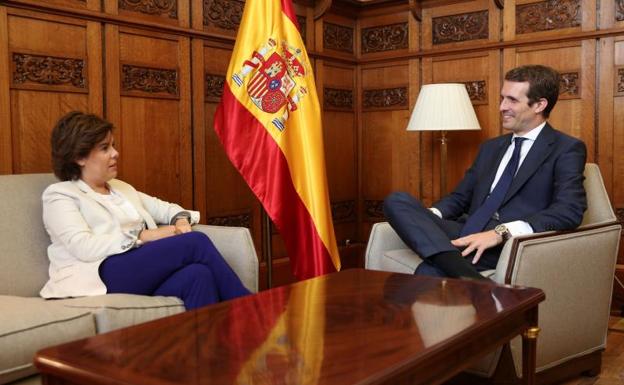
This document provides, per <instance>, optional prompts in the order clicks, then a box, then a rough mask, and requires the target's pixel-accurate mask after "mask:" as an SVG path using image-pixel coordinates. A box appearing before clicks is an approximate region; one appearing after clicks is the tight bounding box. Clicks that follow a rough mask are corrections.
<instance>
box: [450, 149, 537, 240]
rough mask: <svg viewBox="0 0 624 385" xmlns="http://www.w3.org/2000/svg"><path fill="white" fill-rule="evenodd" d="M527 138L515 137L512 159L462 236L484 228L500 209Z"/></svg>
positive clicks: (471, 218)
mask: <svg viewBox="0 0 624 385" xmlns="http://www.w3.org/2000/svg"><path fill="white" fill-rule="evenodd" d="M524 140H525V138H514V143H515V147H514V150H513V154H511V159H509V163H507V167H505V170H504V171H503V174H502V175H501V177H500V179H499V180H498V183H496V186H495V187H494V190H492V192H491V193H490V195H489V196H488V197H487V199H486V200H485V202H484V203H483V204H482V205H481V207H479V208H478V209H477V211H475V212H474V213H473V214H472V215H471V216H470V217H468V220H467V221H466V223H465V224H464V227H463V228H462V230H461V234H460V236H462V237H464V236H466V235H469V234H474V233H478V232H480V231H482V230H483V228H484V227H485V225H487V223H488V222H489V221H490V218H492V216H493V215H494V213H495V212H496V211H497V210H498V209H499V207H500V205H501V204H502V203H503V199H505V195H507V191H508V190H509V186H511V181H512V180H513V178H514V176H515V175H516V170H517V169H518V163H520V148H521V147H522V141H524Z"/></svg>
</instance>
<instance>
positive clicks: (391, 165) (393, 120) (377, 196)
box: [360, 61, 420, 223]
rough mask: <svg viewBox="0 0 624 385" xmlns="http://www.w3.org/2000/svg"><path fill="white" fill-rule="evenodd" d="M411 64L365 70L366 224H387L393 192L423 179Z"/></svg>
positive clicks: (402, 63)
mask: <svg viewBox="0 0 624 385" xmlns="http://www.w3.org/2000/svg"><path fill="white" fill-rule="evenodd" d="M410 74H411V73H410V66H409V63H408V62H407V61H401V62H393V63H383V64H377V65H364V66H362V67H361V74H360V76H361V85H362V88H361V91H360V93H361V94H362V96H361V98H362V103H361V104H362V107H361V108H362V113H361V115H362V118H361V126H362V159H361V162H362V196H363V201H364V208H363V209H364V213H363V214H364V218H363V221H364V222H369V223H372V222H377V221H380V220H383V219H384V217H383V212H382V203H383V199H384V198H385V197H386V195H388V194H389V193H390V192H392V191H396V190H404V191H408V190H412V191H410V192H412V193H416V194H417V193H418V191H413V190H414V188H415V186H416V184H417V182H416V181H417V180H418V178H419V168H420V165H419V161H418V159H419V155H420V154H419V138H418V133H415V132H407V131H406V130H405V128H406V127H407V122H408V120H409V116H410V110H411V107H412V105H410V104H412V103H413V102H414V101H411V100H410V94H409V90H410V88H411V87H417V88H418V84H419V83H418V79H412V77H411V76H410Z"/></svg>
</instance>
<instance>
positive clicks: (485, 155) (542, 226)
mask: <svg viewBox="0 0 624 385" xmlns="http://www.w3.org/2000/svg"><path fill="white" fill-rule="evenodd" d="M511 137H512V134H508V135H503V136H499V137H497V138H494V139H491V140H488V141H487V142H484V143H483V144H482V145H481V146H480V148H479V154H478V155H477V158H476V159H475V161H474V163H473V164H472V166H471V167H470V169H468V171H466V174H465V175H464V178H463V179H462V181H461V182H460V183H459V185H458V186H457V188H455V191H453V192H452V193H451V194H449V195H447V196H446V197H444V198H442V199H441V200H440V201H438V202H436V203H435V204H434V205H433V206H434V207H435V208H437V209H438V210H440V212H441V213H442V216H443V218H447V219H457V220H459V221H464V220H465V217H466V214H468V215H470V214H472V213H474V212H475V210H477V208H479V206H481V204H482V203H483V201H484V200H485V198H486V197H487V196H488V194H489V192H490V187H491V185H492V182H493V181H494V177H495V176H496V170H497V169H498V166H499V164H500V161H501V159H502V157H503V155H504V154H505V151H506V150H507V148H508V147H509V144H510V143H511ZM586 153H587V150H586V148H585V144H584V143H583V142H582V141H580V140H578V139H576V138H573V137H571V136H569V135H566V134H564V133H562V132H559V131H557V130H555V129H553V128H552V127H551V126H550V125H549V124H548V123H547V124H546V125H545V126H544V128H543V129H542V131H541V132H540V134H539V136H538V137H537V139H536V140H535V143H533V147H531V150H530V151H529V153H528V154H527V156H526V158H525V159H524V161H523V162H522V164H521V166H520V168H519V169H518V172H517V174H516V176H515V178H514V180H513V182H512V184H511V187H510V188H509V192H508V193H507V195H506V196H505V199H504V201H503V204H502V206H501V207H500V209H499V210H498V215H499V220H500V222H502V223H506V222H511V221H516V220H521V221H525V222H528V223H529V224H530V225H531V227H532V228H533V230H534V231H535V232H541V231H548V230H566V229H573V228H576V227H577V226H579V225H580V223H581V220H582V218H583V212H584V211H585V209H586V207H587V200H586V197H585V189H584V188H583V180H584V177H583V171H584V169H585V159H586Z"/></svg>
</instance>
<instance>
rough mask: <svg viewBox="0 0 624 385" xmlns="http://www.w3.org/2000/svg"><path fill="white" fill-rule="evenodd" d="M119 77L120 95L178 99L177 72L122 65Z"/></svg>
mask: <svg viewBox="0 0 624 385" xmlns="http://www.w3.org/2000/svg"><path fill="white" fill-rule="evenodd" d="M121 75H122V76H121V92H122V95H126V96H140V97H148V98H158V97H163V98H174V99H178V98H179V97H180V95H179V93H180V85H179V79H178V71H177V70H175V69H163V68H150V67H147V66H143V65H135V64H128V63H122V64H121Z"/></svg>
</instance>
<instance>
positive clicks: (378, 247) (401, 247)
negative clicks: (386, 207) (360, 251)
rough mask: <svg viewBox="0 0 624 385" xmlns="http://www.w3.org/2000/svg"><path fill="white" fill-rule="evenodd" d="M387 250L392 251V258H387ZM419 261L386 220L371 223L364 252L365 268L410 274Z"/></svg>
mask: <svg viewBox="0 0 624 385" xmlns="http://www.w3.org/2000/svg"><path fill="white" fill-rule="evenodd" d="M388 252H390V253H393V255H392V258H388V255H386V254H387V253H388ZM420 261H421V259H420V257H418V255H417V254H416V253H414V252H413V251H412V250H410V248H409V247H408V246H407V245H406V244H405V243H403V241H402V240H401V238H399V236H398V235H397V233H396V232H395V231H394V229H393V228H392V226H390V224H389V223H388V222H379V223H375V224H374V225H373V228H372V229H371V233H370V236H369V239H368V245H367V246H366V252H365V253H364V266H365V268H366V269H368V270H382V271H393V272H397V273H408V274H411V273H413V272H414V269H415V268H416V266H417V265H418V264H419V263H420Z"/></svg>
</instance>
